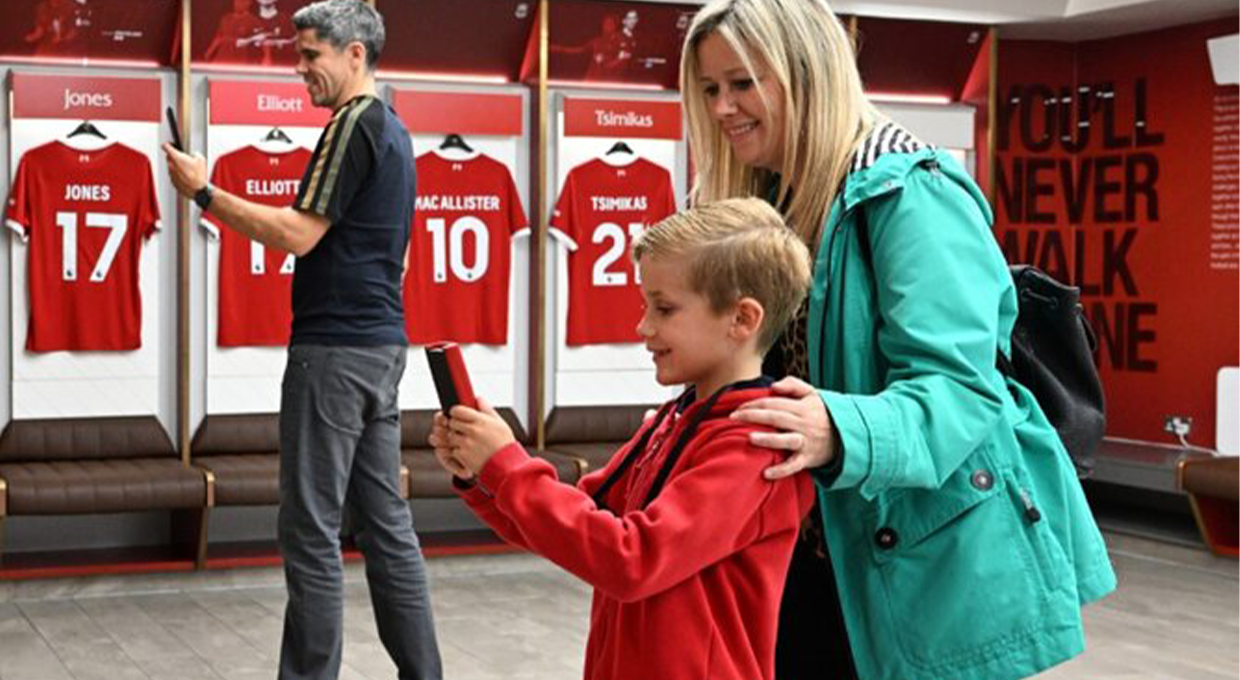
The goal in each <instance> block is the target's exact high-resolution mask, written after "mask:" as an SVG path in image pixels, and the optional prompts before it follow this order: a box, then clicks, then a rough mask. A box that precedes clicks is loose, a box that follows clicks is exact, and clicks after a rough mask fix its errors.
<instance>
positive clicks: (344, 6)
mask: <svg viewBox="0 0 1240 680" xmlns="http://www.w3.org/2000/svg"><path fill="white" fill-rule="evenodd" d="M293 25H294V26H296V27H297V30H298V31H304V30H306V29H307V28H313V29H314V31H315V33H316V34H317V35H318V38H319V40H326V41H327V42H329V43H331V44H332V47H335V48H336V49H338V50H343V49H344V48H345V46H346V45H348V44H349V43H351V42H360V43H361V44H362V45H363V46H364V47H365V48H366V67H367V68H369V69H370V70H372V71H373V70H374V68H375V64H376V63H378V62H379V54H380V53H381V52H383V43H384V40H385V38H386V32H385V31H384V30H383V16H382V15H380V14H379V12H378V10H376V9H375V8H374V7H371V6H370V5H369V4H367V3H365V2H362V0H321V1H320V2H316V3H313V4H310V5H306V6H305V7H302V8H301V9H299V10H297V12H296V13H295V14H293Z"/></svg>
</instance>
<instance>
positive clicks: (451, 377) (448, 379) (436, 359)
mask: <svg viewBox="0 0 1240 680" xmlns="http://www.w3.org/2000/svg"><path fill="white" fill-rule="evenodd" d="M426 362H427V363H428V364H430V367H431V377H432V378H434V380H435V392H437V393H438V394H439V406H440V408H442V409H443V412H444V415H448V414H449V413H450V412H451V411H452V407H453V406H456V405H457V404H461V405H462V406H468V407H470V408H478V400H477V399H476V398H474V388H473V385H471V384H470V382H469V372H468V371H466V370H465V359H464V357H462V356H461V347H460V345H457V344H456V343H455V342H442V343H437V344H434V345H429V346H427V348H426Z"/></svg>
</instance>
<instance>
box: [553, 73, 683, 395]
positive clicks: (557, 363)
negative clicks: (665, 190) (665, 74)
mask: <svg viewBox="0 0 1240 680" xmlns="http://www.w3.org/2000/svg"><path fill="white" fill-rule="evenodd" d="M608 98H609V99H620V97H615V96H614V95H613V96H610V97H608ZM652 99H653V98H652ZM659 100H662V101H677V100H675V99H674V98H666V99H665V98H659ZM564 101H565V97H563V96H561V97H558V98H557V106H556V137H555V139H556V146H555V154H554V163H555V166H554V174H553V177H554V182H553V187H554V191H553V193H552V195H550V196H549V197H548V204H547V205H548V211H550V210H552V209H553V208H554V206H555V202H556V201H557V200H558V198H559V194H560V191H561V189H562V188H563V186H564V182H565V180H566V179H567V178H568V174H569V172H571V171H572V170H573V168H576V167H577V166H579V165H581V164H582V163H586V162H588V161H590V160H593V159H596V158H600V159H602V160H603V161H604V162H608V163H613V164H614V163H615V162H616V161H613V160H612V159H610V158H608V153H607V152H608V150H610V149H611V147H612V146H613V145H614V144H615V143H616V142H617V141H620V140H623V141H624V142H625V144H627V145H628V146H629V148H630V149H632V151H633V156H635V157H638V158H644V159H646V160H648V161H650V162H652V163H654V164H656V165H658V166H660V167H662V168H665V169H667V170H668V172H669V173H670V174H671V176H672V186H673V189H674V191H675V196H676V205H677V207H678V208H680V207H683V206H684V204H685V195H684V194H685V192H684V186H685V163H684V159H685V149H684V143H683V141H677V140H667V139H642V138H635V137H625V136H623V134H621V135H619V136H616V137H584V136H573V137H569V136H566V135H565V129H564ZM624 155H627V154H624ZM555 234H556V231H555V230H554V229H553V230H551V233H550V236H549V238H548V239H547V259H546V262H547V271H548V277H547V297H546V299H547V316H546V324H547V325H546V328H547V338H548V340H549V342H548V347H547V355H546V356H547V362H546V364H547V374H546V375H547V388H546V398H545V400H544V403H545V404H546V409H545V414H546V413H550V412H551V409H552V408H553V407H555V406H607V405H633V404H656V403H662V402H664V401H667V400H668V399H670V398H672V397H673V396H675V395H676V394H679V393H680V391H681V389H682V387H681V386H661V385H659V384H658V382H657V381H656V380H655V370H654V364H653V362H652V361H651V358H650V353H649V352H647V351H646V349H645V347H644V346H642V344H641V343H631V344H629V343H626V344H597V345H582V346H569V345H568V344H567V342H566V335H567V319H568V305H569V299H568V298H569V285H568V281H569V278H568V253H569V251H568V249H567V248H566V247H565V244H564V242H563V241H562V240H561V239H560V238H556V237H555ZM624 256H625V257H628V256H629V254H628V252H626V253H625V255H624ZM545 414H544V415H545Z"/></svg>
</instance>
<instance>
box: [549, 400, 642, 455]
mask: <svg viewBox="0 0 1240 680" xmlns="http://www.w3.org/2000/svg"><path fill="white" fill-rule="evenodd" d="M652 408H658V405H657V404H655V405H650V406H557V407H556V408H555V410H554V411H552V412H551V415H550V416H548V418H547V426H546V435H547V446H548V448H550V447H551V446H552V445H554V444H589V443H593V442H626V441H628V440H629V438H630V437H632V436H633V433H634V432H637V428H638V427H639V426H640V425H641V424H642V419H643V418H644V417H645V415H646V412H647V411H649V410H650V409H652Z"/></svg>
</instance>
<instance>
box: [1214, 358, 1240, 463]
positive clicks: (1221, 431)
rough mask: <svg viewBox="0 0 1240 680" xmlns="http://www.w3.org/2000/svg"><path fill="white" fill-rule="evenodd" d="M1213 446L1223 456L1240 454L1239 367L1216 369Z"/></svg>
mask: <svg viewBox="0 0 1240 680" xmlns="http://www.w3.org/2000/svg"><path fill="white" fill-rule="evenodd" d="M1217 383H1218V385H1217V388H1216V389H1217V395H1218V396H1217V398H1216V401H1217V404H1218V409H1217V411H1216V413H1215V426H1214V448H1215V449H1217V450H1218V452H1219V453H1221V454H1223V455H1224V456H1240V367H1235V366H1227V367H1224V368H1220V369H1219V370H1218V380H1217Z"/></svg>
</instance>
